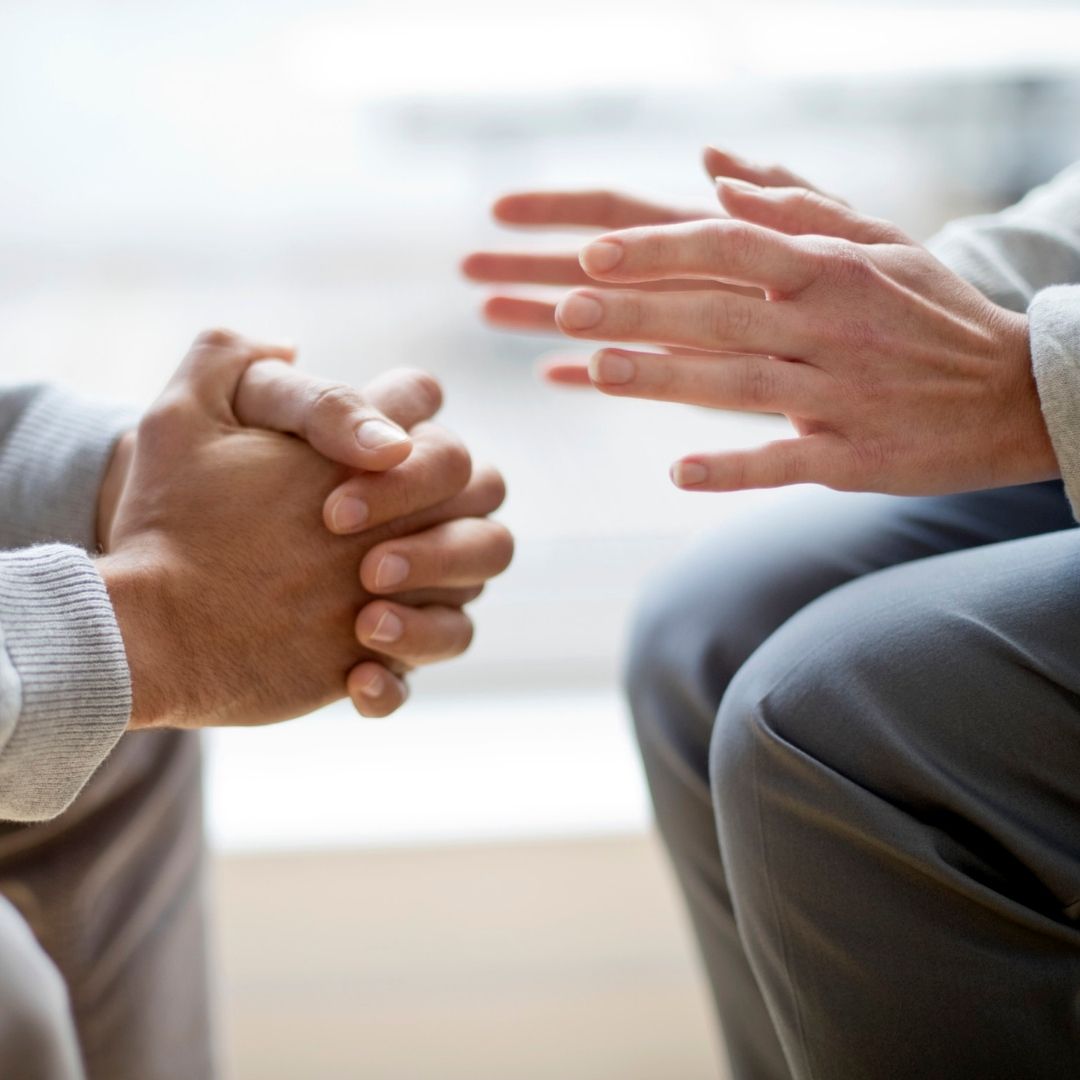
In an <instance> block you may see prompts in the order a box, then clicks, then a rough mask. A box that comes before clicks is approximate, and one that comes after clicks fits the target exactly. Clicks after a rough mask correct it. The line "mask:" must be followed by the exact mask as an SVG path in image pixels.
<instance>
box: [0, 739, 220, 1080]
mask: <svg viewBox="0 0 1080 1080" xmlns="http://www.w3.org/2000/svg"><path fill="white" fill-rule="evenodd" d="M201 813H202V811H201V794H200V760H199V740H198V737H197V736H196V735H195V734H193V733H191V732H178V731H161V732H135V733H132V734H129V735H125V736H124V737H123V738H122V739H121V740H120V743H119V744H118V745H117V747H116V749H115V750H114V751H113V753H112V754H111V755H110V757H109V758H108V759H107V760H106V762H105V763H104V765H103V766H102V767H101V769H99V770H98V772H97V773H96V774H95V775H94V777H93V778H92V779H91V781H90V783H89V784H88V785H87V787H86V788H85V789H84V790H83V792H82V793H81V794H80V796H79V798H78V799H77V800H76V801H75V803H73V804H72V806H71V807H70V808H69V809H68V810H67V811H66V812H65V813H64V814H61V815H60V817H58V818H56V819H55V820H53V821H49V822H43V823H40V824H37V825H30V826H3V827H2V828H0V895H2V896H7V897H8V898H9V899H10V901H11V902H12V903H13V904H14V905H15V906H16V907H17V908H18V909H19V911H20V912H21V914H22V916H23V917H24V918H25V919H26V921H27V922H28V923H29V925H30V926H31V927H32V929H33V932H34V934H35V935H36V937H37V939H38V940H39V941H40V942H41V944H42V946H43V947H44V949H45V951H46V952H47V953H48V955H49V956H50V957H51V958H52V960H53V961H54V962H55V964H56V966H57V968H58V969H59V970H60V972H61V974H62V975H63V978H64V980H65V981H66V983H67V986H68V991H69V995H70V999H71V1004H72V1008H73V1011H74V1015H75V1020H76V1025H77V1028H78V1034H79V1040H80V1043H81V1045H82V1053H83V1058H84V1062H85V1067H86V1071H87V1074H88V1075H89V1077H90V1078H91V1080H99V1078H100V1080H115V1078H118V1077H135V1076H137V1077H139V1078H140V1080H174V1078H175V1080H181V1078H182V1080H204V1078H206V1077H208V1076H210V1075H212V1069H211V1062H210V1058H211V1053H210V1025H209V1006H208V1001H207V959H206V941H205V910H204V897H203V887H204V878H203V861H204V850H203V838H202V817H201Z"/></svg>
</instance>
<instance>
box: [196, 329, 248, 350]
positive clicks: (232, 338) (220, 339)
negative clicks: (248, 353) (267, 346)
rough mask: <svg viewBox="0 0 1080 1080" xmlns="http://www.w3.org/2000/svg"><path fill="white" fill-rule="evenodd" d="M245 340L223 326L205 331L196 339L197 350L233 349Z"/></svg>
mask: <svg viewBox="0 0 1080 1080" xmlns="http://www.w3.org/2000/svg"><path fill="white" fill-rule="evenodd" d="M242 341H243V339H242V338H241V337H240V335H239V334H237V333H235V332H234V331H232V330H227V329H226V328H225V327H222V326H213V327H210V329H208V330H203V331H201V332H200V333H199V334H197V335H196V337H195V342H194V346H193V347H194V348H196V349H232V348H237V347H238V346H239V345H240V344H241V342H242Z"/></svg>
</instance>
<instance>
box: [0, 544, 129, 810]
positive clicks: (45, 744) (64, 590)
mask: <svg viewBox="0 0 1080 1080" xmlns="http://www.w3.org/2000/svg"><path fill="white" fill-rule="evenodd" d="M130 710H131V685H130V679H129V675H128V666H127V661H126V658H125V653H124V644H123V641H122V639H121V637H120V631H119V629H118V627H117V623H116V618H115V616H114V614H113V609H112V605H111V603H110V601H109V596H108V593H107V592H106V589H105V585H104V583H103V581H102V579H101V576H100V575H99V573H98V571H97V569H96V568H95V566H94V564H93V563H92V562H91V561H90V559H89V558H88V557H87V556H86V554H85V553H84V552H82V551H80V550H78V549H77V548H74V547H68V546H63V545H59V544H53V545H49V546H47V547H36V548H28V549H25V550H21V551H10V552H5V553H3V554H0V819H5V820H12V821H38V820H43V819H47V818H51V817H54V816H56V815H57V814H59V813H60V812H61V811H62V810H64V809H65V807H66V806H67V805H68V804H69V803H70V802H71V801H72V799H74V798H75V796H76V795H77V794H78V793H79V791H80V790H81V788H82V786H83V785H84V784H85V783H86V781H87V780H88V779H89V778H90V776H91V775H92V773H93V772H94V770H95V769H96V768H97V767H98V766H99V765H100V764H101V762H102V761H103V760H104V758H105V757H106V756H107V754H108V753H109V751H110V750H111V749H112V747H113V746H114V745H115V743H116V741H117V740H118V739H119V738H120V736H121V734H122V733H123V732H124V729H125V728H126V726H127V723H128V717H129V715H130Z"/></svg>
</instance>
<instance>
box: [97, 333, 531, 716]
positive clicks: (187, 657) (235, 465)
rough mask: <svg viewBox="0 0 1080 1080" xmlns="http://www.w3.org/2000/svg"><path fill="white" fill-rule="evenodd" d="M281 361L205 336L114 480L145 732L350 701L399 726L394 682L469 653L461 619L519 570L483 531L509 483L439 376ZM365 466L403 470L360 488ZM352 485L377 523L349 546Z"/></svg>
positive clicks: (115, 590) (272, 352)
mask: <svg viewBox="0 0 1080 1080" xmlns="http://www.w3.org/2000/svg"><path fill="white" fill-rule="evenodd" d="M283 356H284V359H285V360H287V359H288V358H289V356H288V350H285V349H281V348H279V347H275V346H266V345H260V344H257V343H253V342H249V341H246V340H244V339H242V338H239V337H237V336H236V335H233V334H230V333H228V332H225V331H211V332H208V333H206V334H204V335H201V336H200V337H199V338H198V339H197V340H196V342H195V345H194V346H193V347H192V350H191V352H190V353H189V354H188V356H187V358H186V359H185V361H184V363H183V364H182V365H181V368H180V370H179V371H178V372H177V374H176V376H174V378H173V380H172V381H171V382H170V384H169V386H168V387H167V388H166V390H165V392H164V394H163V395H162V396H161V398H159V399H158V401H157V402H156V403H155V404H154V406H153V407H152V408H151V409H150V410H149V412H148V413H147V414H146V416H145V417H144V419H143V420H142V422H141V423H140V425H139V428H138V430H137V431H136V432H135V433H133V434H132V435H131V436H129V437H127V438H125V439H124V440H123V441H122V443H121V446H120V447H119V448H118V451H117V455H116V457H115V459H114V462H113V464H112V466H111V467H110V470H109V474H108V476H107V477H106V481H105V484H104V486H103V489H102V493H101V500H100V503H99V536H100V540H101V543H102V547H103V550H104V554H103V555H102V557H101V558H100V559H99V560H98V565H99V569H100V570H101V573H102V576H103V578H104V579H105V582H106V586H107V587H108V589H109V592H110V595H111V597H112V599H113V603H114V606H115V609H116V612H117V619H118V622H119V624H120V629H121V633H122V634H123V636H124V641H125V646H126V648H127V650H128V654H129V663H130V666H131V670H132V684H133V695H134V702H133V712H132V719H131V725H130V726H131V727H132V728H142V727H154V726H180V727H201V726H206V725H210V724H233V723H241V724H253V723H266V722H271V721H275V720H281V719H286V718H288V717H291V716H296V715H299V714H301V713H303V712H307V711H310V710H311V709H313V708H316V707H318V706H319V705H322V704H325V703H326V702H328V701H331V700H334V699H336V698H339V697H341V696H342V695H343V693H344V692H346V691H347V692H348V693H349V695H350V696H351V697H352V698H353V700H354V703H355V704H356V705H357V707H358V708H359V709H360V710H361V711H362V712H364V713H365V714H367V715H380V714H385V713H387V712H390V711H393V709H394V708H396V707H397V706H398V705H399V704H400V703H401V701H402V700H403V697H404V685H403V683H402V682H401V680H400V678H399V677H398V676H399V675H401V674H403V673H404V672H405V671H406V670H407V669H408V668H409V667H411V666H414V665H415V664H417V663H427V662H431V661H433V660H436V659H443V658H446V657H449V656H453V655H457V654H458V653H460V652H461V651H463V650H464V649H465V648H466V647H467V646H468V644H469V642H470V640H471V637H472V624H471V621H470V620H469V619H468V617H467V616H466V615H465V614H464V613H463V612H462V611H461V606H462V605H463V604H464V603H467V602H468V601H469V600H471V599H473V598H475V596H477V595H478V594H479V592H480V590H481V588H482V585H483V582H484V581H486V580H487V579H488V578H489V577H491V576H494V574H497V573H499V572H501V570H502V569H505V567H506V565H507V564H508V563H509V560H510V557H511V554H512V542H511V539H510V536H509V534H508V533H507V532H506V530H505V529H504V528H503V527H502V526H499V525H497V524H496V523H494V522H490V521H488V520H486V517H487V515H488V514H489V513H491V512H492V511H493V510H494V509H496V508H497V507H498V506H499V505H500V504H501V502H502V499H503V497H504V494H505V489H504V486H503V483H502V479H501V477H500V476H499V475H498V473H496V472H494V470H478V471H476V472H475V473H474V472H473V469H472V463H471V460H470V458H469V455H468V452H467V451H466V450H465V448H464V447H463V446H462V445H461V444H460V443H459V442H458V441H457V440H456V439H455V438H454V437H453V436H451V435H450V434H449V433H448V432H445V431H444V430H443V429H441V428H438V427H437V426H436V425H434V424H431V423H430V422H429V421H428V419H427V418H428V417H429V416H430V415H432V414H433V413H434V411H435V410H436V409H437V408H438V406H439V404H440V402H441V394H440V392H439V389H438V385H437V384H436V383H435V382H434V380H432V379H430V377H429V376H426V375H423V374H421V373H415V372H401V373H391V374H389V375H387V376H383V377H380V379H378V380H376V381H375V383H373V384H371V385H370V386H369V387H368V388H367V390H366V391H365V392H364V393H363V394H360V393H358V392H356V391H352V390H349V389H348V388H344V387H338V386H336V385H335V384H326V383H322V382H320V381H318V380H313V379H311V378H310V377H308V376H303V375H301V374H300V373H297V372H295V371H294V370H293V369H292V368H291V367H289V366H288V365H287V364H286V363H284V362H283V360H282V359H280V358H282V357H283ZM328 387H329V388H330V390H329V391H328V389H327V388H328ZM372 424H375V425H384V424H385V425H386V426H388V427H389V429H390V430H391V431H393V430H395V429H396V431H398V432H400V435H397V436H395V437H393V438H388V439H385V440H384V441H383V442H381V443H380V444H378V445H377V446H374V447H372V446H366V447H365V446H363V445H362V444H360V443H359V442H358V440H357V438H356V437H355V434H354V432H355V430H356V428H357V427H360V428H363V427H365V426H369V425H372ZM270 427H276V428H278V429H280V430H260V428H270ZM406 429H409V434H406ZM296 435H300V436H301V437H300V438H297V437H295V436H296ZM401 436H404V438H402V437H401ZM328 455H336V456H337V457H339V458H347V459H349V464H342V463H341V462H340V461H334V460H331V457H329V456H328ZM363 462H366V463H367V465H368V468H369V469H371V468H372V466H378V465H382V466H383V467H384V468H386V469H387V470H388V471H386V472H374V471H368V472H365V473H364V474H363V476H360V475H359V474H357V472H356V469H357V467H360V466H361V463H363ZM358 481H365V482H366V483H364V484H361V485H360V486H359V487H358V486H357V484H358ZM349 485H351V486H352V490H353V493H354V494H355V495H360V496H362V497H363V498H364V500H365V503H366V505H367V507H368V517H367V520H366V521H365V523H364V524H363V526H362V527H358V528H353V529H350V530H347V531H346V530H338V531H337V534H336V535H335V532H334V531H331V529H328V528H327V522H328V521H331V522H332V521H333V520H334V516H335V515H334V507H335V505H336V503H337V502H338V501H340V499H341V497H342V495H341V491H342V489H343V488H345V487H346V486H349ZM448 525H453V528H454V531H453V534H452V535H451V534H449V533H448V532H447V528H446V527H447V526H448ZM443 545H445V546H443ZM435 546H440V550H439V551H434V550H433V548H434V547H435ZM388 561H389V563H390V565H391V566H392V567H393V569H394V570H395V571H396V573H395V574H394V575H392V578H393V580H390V579H389V578H388V577H387V574H386V572H385V569H384V568H385V566H386V564H387V563H388ZM362 569H363V571H364V573H365V576H366V580H367V584H366V585H365V584H363V583H362V582H361V571H362ZM358 611H359V616H358V615H357V612H358Z"/></svg>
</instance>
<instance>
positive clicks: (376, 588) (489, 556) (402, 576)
mask: <svg viewBox="0 0 1080 1080" xmlns="http://www.w3.org/2000/svg"><path fill="white" fill-rule="evenodd" d="M513 556H514V538H513V537H512V536H511V535H510V531H509V530H508V529H507V528H506V527H505V526H504V525H500V524H499V523H498V522H497V521H491V520H490V519H488V518H458V519H456V520H454V521H447V522H445V523H444V524H442V525H436V526H434V527H433V528H430V529H427V530H425V531H424V532H420V533H413V534H412V535H411V536H403V537H399V538H397V539H395V540H390V541H388V542H386V543H383V544H378V545H377V546H375V547H373V548H372V549H371V550H370V551H369V552H368V553H367V555H365V556H364V559H363V561H362V562H361V563H360V582H361V584H362V585H363V586H364V588H365V589H366V590H367V591H368V592H370V593H373V594H376V595H386V594H388V593H396V592H400V591H401V590H403V589H427V588H459V587H463V586H470V585H480V584H482V583H483V582H485V581H488V580H489V579H491V578H493V577H496V576H498V575H499V574H501V573H502V572H503V571H504V570H505V569H506V568H507V567H508V566H509V565H510V560H511V559H512V558H513Z"/></svg>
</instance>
